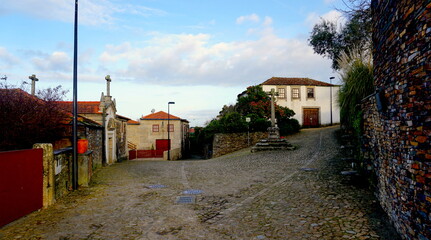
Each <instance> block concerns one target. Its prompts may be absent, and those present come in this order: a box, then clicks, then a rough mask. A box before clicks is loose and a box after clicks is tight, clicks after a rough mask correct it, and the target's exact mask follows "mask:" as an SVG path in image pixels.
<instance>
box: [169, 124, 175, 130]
mask: <svg viewBox="0 0 431 240" xmlns="http://www.w3.org/2000/svg"><path fill="white" fill-rule="evenodd" d="M168 130H169V132H173V131H174V124H169V129H168Z"/></svg>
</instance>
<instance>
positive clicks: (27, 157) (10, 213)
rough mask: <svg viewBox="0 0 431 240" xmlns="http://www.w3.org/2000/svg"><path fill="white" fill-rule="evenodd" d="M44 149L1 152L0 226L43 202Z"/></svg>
mask: <svg viewBox="0 0 431 240" xmlns="http://www.w3.org/2000/svg"><path fill="white" fill-rule="evenodd" d="M42 158H43V150H42V149H31V150H21V151H10V152H0V226H3V225H5V224H8V223H10V222H12V221H14V220H16V219H18V218H20V217H23V216H25V215H27V214H29V213H31V212H33V211H35V210H37V209H40V208H42V204H43V196H42V194H43V193H42V191H43V189H42V188H43V179H42V176H43V161H42Z"/></svg>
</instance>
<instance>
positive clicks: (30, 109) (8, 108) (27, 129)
mask: <svg viewBox="0 0 431 240" xmlns="http://www.w3.org/2000/svg"><path fill="white" fill-rule="evenodd" d="M65 94H66V91H63V90H62V89H61V86H58V87H56V88H48V89H45V90H42V91H39V92H38V94H37V96H32V95H30V94H28V93H27V92H25V91H24V90H22V89H21V88H14V87H13V86H8V85H7V84H2V85H0V132H1V133H2V134H1V138H0V150H2V151H5V150H16V149H27V148H31V147H32V146H33V144H34V143H38V142H50V143H52V142H54V141H56V140H58V139H60V138H61V137H62V136H63V132H64V129H65V128H64V124H63V123H64V122H63V121H64V120H65V118H66V117H67V115H66V113H65V112H64V111H61V110H59V108H58V106H57V104H56V102H57V101H58V100H61V99H62V98H63V97H64V95H65Z"/></svg>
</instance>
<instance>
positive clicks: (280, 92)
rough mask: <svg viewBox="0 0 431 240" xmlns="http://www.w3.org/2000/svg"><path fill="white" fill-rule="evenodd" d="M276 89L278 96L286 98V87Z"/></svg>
mask: <svg viewBox="0 0 431 240" xmlns="http://www.w3.org/2000/svg"><path fill="white" fill-rule="evenodd" d="M277 91H278V98H286V89H284V88H279V89H277Z"/></svg>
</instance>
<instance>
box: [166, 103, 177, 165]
mask: <svg viewBox="0 0 431 240" xmlns="http://www.w3.org/2000/svg"><path fill="white" fill-rule="evenodd" d="M171 104H175V102H168V128H167V129H168V160H171V138H170V135H169V132H170V131H169V117H170V116H169V115H170V114H169V105H171Z"/></svg>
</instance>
